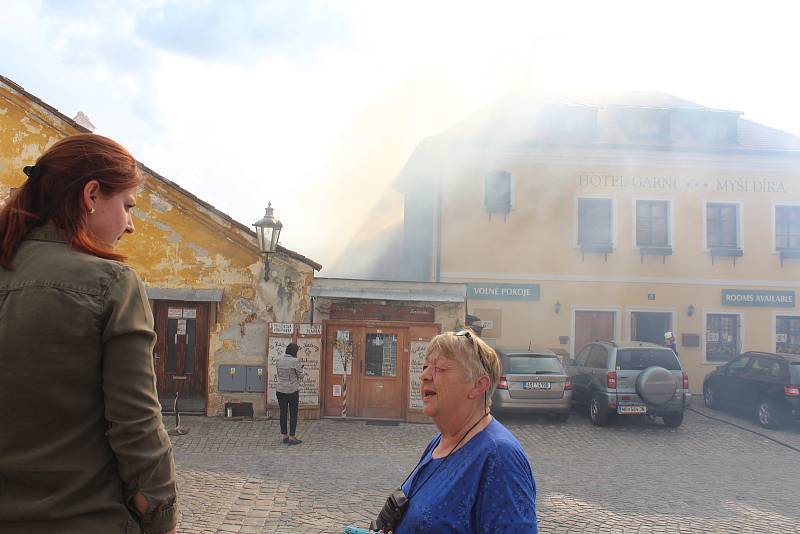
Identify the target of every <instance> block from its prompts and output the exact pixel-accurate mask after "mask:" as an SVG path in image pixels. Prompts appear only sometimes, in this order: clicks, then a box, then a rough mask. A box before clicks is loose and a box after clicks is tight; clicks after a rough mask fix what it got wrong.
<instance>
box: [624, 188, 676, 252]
mask: <svg viewBox="0 0 800 534" xmlns="http://www.w3.org/2000/svg"><path fill="white" fill-rule="evenodd" d="M632 200H633V209H632V210H631V212H632V213H633V225H632V228H633V232H632V234H633V235H631V243H632V244H631V246H632V247H633V249H634V250H639V249H640V248H642V246H641V245H639V244H637V243H636V217H637V214H638V210H639V202H666V203H667V209H668V210H669V213H668V216H669V221H668V224H667V231H668V232H669V236H668V237H669V239H667V244H666V245H665V246H667V247H670V248H671V249H673V250H674V249H675V211H674V210H673V201H672V199H671V198H650V197H634V198H633V199H632ZM653 246H657V245H645V247H644V248H650V247H653Z"/></svg>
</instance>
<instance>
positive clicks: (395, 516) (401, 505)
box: [369, 488, 408, 532]
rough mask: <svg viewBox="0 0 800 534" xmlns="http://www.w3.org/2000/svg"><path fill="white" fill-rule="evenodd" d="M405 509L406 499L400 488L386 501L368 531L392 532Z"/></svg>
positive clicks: (406, 505)
mask: <svg viewBox="0 0 800 534" xmlns="http://www.w3.org/2000/svg"><path fill="white" fill-rule="evenodd" d="M407 507H408V497H406V494H405V493H403V489H402V488H397V489H396V490H394V491H393V492H392V493H391V495H389V497H388V498H387V499H386V503H385V504H384V505H383V508H382V509H381V511H380V513H379V514H378V518H377V519H375V521H373V522H372V523H370V525H369V528H370V530H382V531H384V532H389V531H390V530H394V529H395V527H396V526H397V525H398V524H399V523H400V520H401V519H402V518H403V514H404V513H405V511H406V508H407Z"/></svg>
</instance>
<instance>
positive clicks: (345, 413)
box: [342, 371, 347, 417]
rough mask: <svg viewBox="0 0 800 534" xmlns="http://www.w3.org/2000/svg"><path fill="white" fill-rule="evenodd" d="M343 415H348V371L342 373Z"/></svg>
mask: <svg viewBox="0 0 800 534" xmlns="http://www.w3.org/2000/svg"><path fill="white" fill-rule="evenodd" d="M342 417H347V371H345V374H343V375H342Z"/></svg>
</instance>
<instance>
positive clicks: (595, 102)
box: [424, 90, 800, 156]
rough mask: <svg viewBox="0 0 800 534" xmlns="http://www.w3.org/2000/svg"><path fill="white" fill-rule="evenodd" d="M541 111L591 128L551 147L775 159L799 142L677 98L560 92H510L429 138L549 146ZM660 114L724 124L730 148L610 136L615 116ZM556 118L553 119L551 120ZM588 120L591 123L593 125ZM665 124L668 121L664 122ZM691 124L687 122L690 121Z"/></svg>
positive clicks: (797, 151)
mask: <svg viewBox="0 0 800 534" xmlns="http://www.w3.org/2000/svg"><path fill="white" fill-rule="evenodd" d="M543 111H552V112H555V113H558V112H564V113H565V114H566V113H567V112H572V114H573V115H574V116H575V117H577V116H579V115H580V114H581V113H583V114H584V116H585V117H587V118H590V121H589V122H587V124H590V126H591V127H592V128H595V131H594V132H593V135H591V136H587V137H585V138H582V139H580V138H579V139H568V138H561V139H559V140H556V141H558V142H557V144H559V145H562V146H565V145H572V146H575V145H582V146H587V145H591V146H604V145H605V146H608V147H614V148H617V147H621V148H631V149H652V148H654V147H656V146H663V147H669V149H670V150H675V149H687V150H708V151H724V152H738V153H755V152H762V153H766V152H769V153H782V154H781V155H793V156H800V137H798V136H796V135H792V134H790V133H787V132H784V131H781V130H778V129H775V128H770V127H768V126H765V125H763V124H759V123H756V122H753V121H750V120H747V119H744V118H742V117H741V115H742V112H740V111H734V110H726V109H717V108H710V107H707V106H703V105H701V104H698V103H696V102H692V101H689V100H686V99H683V98H679V97H677V96H673V95H670V94H666V93H660V92H651V91H633V92H609V93H581V92H560V93H542V92H532V91H527V90H519V91H514V92H510V93H508V94H506V95H505V96H502V97H500V98H498V99H496V100H495V101H494V102H492V103H490V104H488V105H486V106H484V107H483V108H481V109H479V110H477V111H475V112H474V113H472V114H471V115H470V116H468V117H467V118H466V119H464V120H463V121H461V122H459V123H457V124H455V125H453V126H452V127H450V128H448V129H447V130H445V131H444V132H442V133H440V134H438V135H435V136H433V137H432V138H429V139H428V140H426V141H425V142H424V143H426V144H427V143H429V142H430V141H432V140H433V139H435V138H439V139H440V140H443V139H442V138H444V139H447V140H449V141H456V142H458V141H479V142H480V141H481V140H491V142H492V143H509V144H529V143H542V144H550V143H552V142H553V139H552V138H550V137H549V135H550V133H549V132H548V131H547V130H546V129H544V128H543V125H544V123H545V122H546V121H543V118H544V117H545V114H544V113H543ZM625 113H628V114H632V113H650V114H651V115H657V114H658V113H663V114H664V116H666V117H668V116H669V115H670V114H674V115H677V116H679V117H684V118H685V117H692V116H693V115H694V116H697V117H698V118H702V120H717V121H729V123H730V124H731V125H732V126H733V127H734V132H735V137H736V139H735V141H736V142H735V143H730V142H721V143H714V142H698V141H696V140H694V139H690V138H688V137H686V138H681V139H669V138H666V139H662V140H660V141H658V142H644V143H641V142H634V141H626V140H625V139H624V138H623V137H622V136H620V135H618V132H614V131H613V129H614V126H615V124H614V123H615V122H616V120H617V117H618V116H619V115H620V114H625ZM556 118H559V117H556ZM591 120H594V121H596V122H594V123H593V124H592V123H591ZM667 120H669V118H667ZM690 120H691V119H690ZM698 124H699V123H691V122H690V123H687V124H684V125H683V127H682V129H683V133H686V132H691V130H692V128H696V127H697V126H698Z"/></svg>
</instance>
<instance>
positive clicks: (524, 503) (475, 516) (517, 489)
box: [395, 420, 538, 534]
mask: <svg viewBox="0 0 800 534" xmlns="http://www.w3.org/2000/svg"><path fill="white" fill-rule="evenodd" d="M440 439H441V434H437V435H436V436H435V437H434V438H433V440H432V441H431V442H430V444H429V445H428V448H427V449H425V452H424V453H423V455H422V462H421V463H420V465H419V467H417V469H416V470H415V471H414V473H413V474H412V475H411V477H409V479H408V480H407V481H406V483H405V484H403V491H404V492H405V494H406V495H409V496H410V502H409V505H408V509H407V510H406V513H405V515H404V517H403V520H402V521H401V522H400V525H399V526H398V527H397V529H396V530H395V534H411V533H416V534H424V533H436V534H442V533H446V532H459V533H467V532H476V533H477V532H480V533H493V532H497V533H501V532H502V533H512V532H521V533H525V534H531V533H533V534H535V533H537V532H538V528H537V525H536V483H535V482H534V480H533V472H532V471H531V467H530V464H529V463H528V458H527V457H526V456H525V451H524V450H523V449H522V445H520V444H519V441H517V438H515V437H514V435H513V434H512V433H511V432H509V431H508V429H507V428H506V427H504V426H503V425H502V424H500V423H499V422H497V420H492V422H491V423H489V425H488V426H487V427H486V428H485V429H483V430H482V431H481V432H479V433H478V434H476V435H475V436H474V437H473V438H472V439H470V440H469V441H468V442H467V443H466V444H465V445H464V446H463V447H461V448H460V449H459V450H457V451H455V452H454V453H452V454H451V455H450V456H449V457H448V458H447V460H445V459H444V458H439V459H432V458H431V453H432V452H433V450H434V449H435V448H436V445H437V444H438V443H439V440H440ZM437 465H438V466H439V467H438V468H437Z"/></svg>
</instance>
